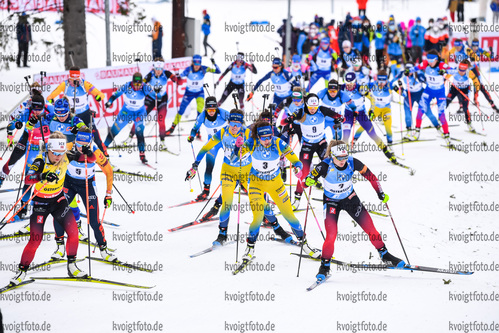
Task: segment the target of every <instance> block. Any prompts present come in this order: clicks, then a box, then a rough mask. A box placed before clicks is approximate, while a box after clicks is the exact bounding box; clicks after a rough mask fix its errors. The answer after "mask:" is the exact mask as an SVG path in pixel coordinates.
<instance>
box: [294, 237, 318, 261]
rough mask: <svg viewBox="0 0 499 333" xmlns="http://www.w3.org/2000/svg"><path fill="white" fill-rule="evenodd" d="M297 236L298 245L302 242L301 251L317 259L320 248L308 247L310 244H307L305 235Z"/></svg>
mask: <svg viewBox="0 0 499 333" xmlns="http://www.w3.org/2000/svg"><path fill="white" fill-rule="evenodd" d="M297 238H298V240H299V241H300V245H301V244H303V252H305V253H306V254H307V255H309V256H310V257H312V258H314V259H317V258H319V257H320V256H321V250H319V249H314V248H312V247H310V245H308V241H307V240H306V239H305V236H303V237H297Z"/></svg>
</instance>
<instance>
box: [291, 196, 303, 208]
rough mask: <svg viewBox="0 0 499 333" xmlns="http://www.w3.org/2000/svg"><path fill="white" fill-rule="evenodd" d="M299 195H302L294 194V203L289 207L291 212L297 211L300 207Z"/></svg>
mask: <svg viewBox="0 0 499 333" xmlns="http://www.w3.org/2000/svg"><path fill="white" fill-rule="evenodd" d="M301 195H302V193H298V192H295V201H293V204H292V205H291V206H292V207H293V210H297V209H298V207H299V206H300V200H301Z"/></svg>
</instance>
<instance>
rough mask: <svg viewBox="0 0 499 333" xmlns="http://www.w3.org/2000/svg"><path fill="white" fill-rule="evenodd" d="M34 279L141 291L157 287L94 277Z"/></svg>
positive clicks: (36, 278) (35, 278)
mask: <svg viewBox="0 0 499 333" xmlns="http://www.w3.org/2000/svg"><path fill="white" fill-rule="evenodd" d="M32 279H34V280H46V281H74V282H92V283H102V284H111V285H115V286H122V287H129V288H140V289H151V288H154V287H156V286H152V287H148V286H141V285H138V284H131V283H125V282H118V281H111V280H105V279H96V278H93V277H85V278H83V277H80V278H79V277H66V276H64V277H38V276H37V277H33V278H32Z"/></svg>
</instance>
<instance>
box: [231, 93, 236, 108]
mask: <svg viewBox="0 0 499 333" xmlns="http://www.w3.org/2000/svg"><path fill="white" fill-rule="evenodd" d="M232 98H233V99H234V107H235V108H236V109H237V93H233V94H232Z"/></svg>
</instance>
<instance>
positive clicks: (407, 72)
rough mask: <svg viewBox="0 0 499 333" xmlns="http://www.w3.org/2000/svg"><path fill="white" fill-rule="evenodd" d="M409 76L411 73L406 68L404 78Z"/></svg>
mask: <svg viewBox="0 0 499 333" xmlns="http://www.w3.org/2000/svg"><path fill="white" fill-rule="evenodd" d="M409 74H411V71H410V70H409V68H406V69H405V70H404V75H405V76H409Z"/></svg>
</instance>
